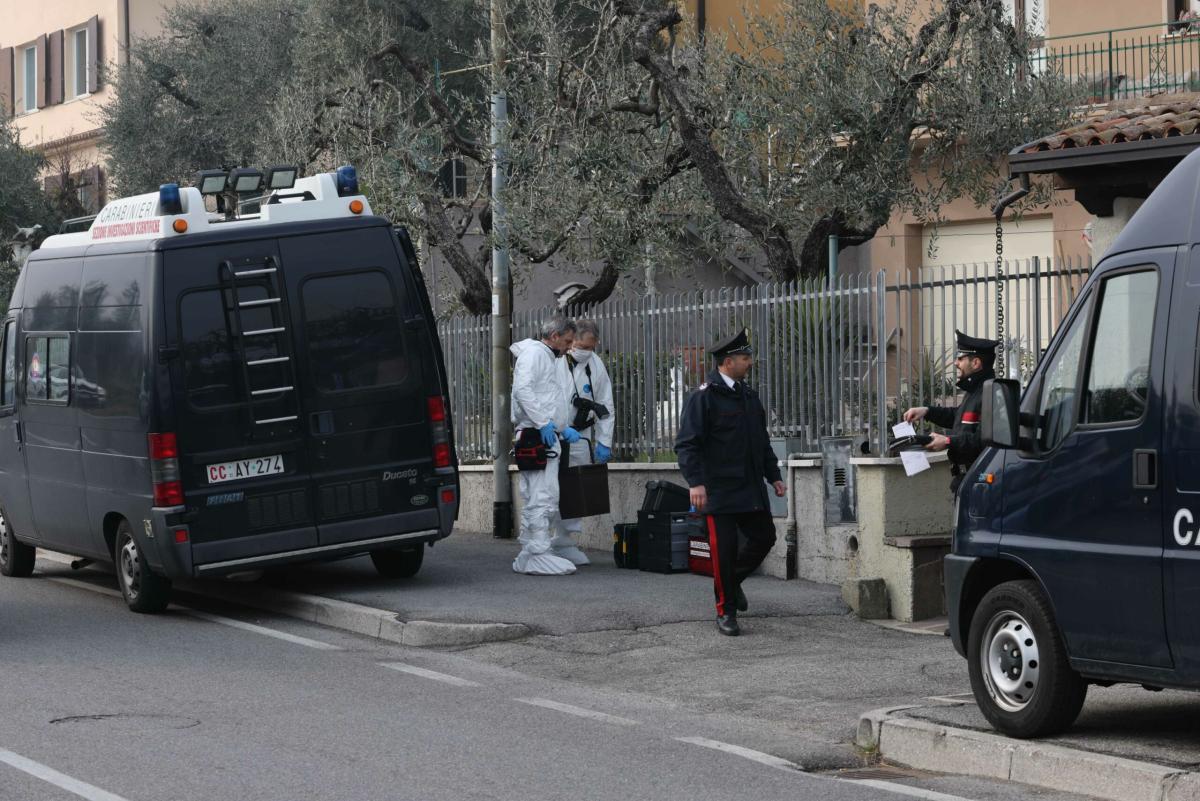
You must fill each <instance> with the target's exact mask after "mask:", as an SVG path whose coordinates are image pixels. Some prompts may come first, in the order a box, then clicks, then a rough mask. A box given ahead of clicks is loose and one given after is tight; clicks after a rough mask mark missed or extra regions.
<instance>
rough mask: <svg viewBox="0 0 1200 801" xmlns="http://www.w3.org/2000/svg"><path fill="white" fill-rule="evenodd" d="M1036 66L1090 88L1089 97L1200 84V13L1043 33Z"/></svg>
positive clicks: (1099, 98)
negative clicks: (1169, 19)
mask: <svg viewBox="0 0 1200 801" xmlns="http://www.w3.org/2000/svg"><path fill="white" fill-rule="evenodd" d="M1038 44H1040V45H1041V47H1040V48H1039V49H1037V50H1035V51H1034V52H1033V54H1032V56H1031V68H1032V69H1033V71H1034V72H1037V73H1042V72H1055V73H1057V74H1059V75H1061V76H1063V77H1064V78H1066V79H1067V80H1069V81H1072V82H1074V83H1076V84H1081V85H1083V86H1084V87H1085V88H1086V94H1087V100H1088V101H1089V102H1107V101H1109V100H1114V99H1117V98H1126V97H1140V96H1143V95H1148V94H1152V93H1157V92H1195V91H1198V90H1200V19H1197V20H1194V21H1182V22H1168V23H1164V24H1159V25H1144V26H1139V27H1134V28H1116V29H1113V30H1105V31H1093V32H1090V33H1080V34H1071V35H1069V36H1054V37H1048V38H1044V39H1040V40H1039V41H1038Z"/></svg>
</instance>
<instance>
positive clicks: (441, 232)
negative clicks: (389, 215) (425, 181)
mask: <svg viewBox="0 0 1200 801" xmlns="http://www.w3.org/2000/svg"><path fill="white" fill-rule="evenodd" d="M420 199H421V207H422V208H423V209H424V210H425V221H426V225H427V226H428V228H427V230H426V233H427V235H428V237H429V244H430V245H433V246H435V247H438V248H440V249H441V251H442V255H443V256H445V257H446V261H447V262H449V263H450V269H452V270H454V274H455V275H457V276H458V280H459V282H460V283H461V284H462V289H461V290H460V291H459V295H458V296H459V299H460V300H461V301H462V303H463V306H465V307H466V309H467V311H468V312H470V313H471V314H475V315H481V314H491V311H492V288H491V283H490V275H491V269H490V268H491V263H490V261H487V260H480V259H478V258H471V254H469V253H467V249H466V247H465V246H464V245H463V242H462V239H461V238H460V237H459V236H458V232H457V231H456V230H455V227H454V224H453V223H452V222H451V221H450V218H449V216H448V215H447V214H446V207H445V206H443V205H442V202H441V199H440V198H438V197H436V196H434V195H432V194H429V193H425V194H422V195H421V198H420Z"/></svg>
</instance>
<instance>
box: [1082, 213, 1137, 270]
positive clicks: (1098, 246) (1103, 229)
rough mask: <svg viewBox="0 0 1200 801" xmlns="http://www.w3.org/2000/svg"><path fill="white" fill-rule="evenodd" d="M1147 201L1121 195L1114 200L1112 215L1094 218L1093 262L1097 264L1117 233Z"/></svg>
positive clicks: (1114, 239)
mask: <svg viewBox="0 0 1200 801" xmlns="http://www.w3.org/2000/svg"><path fill="white" fill-rule="evenodd" d="M1145 202H1146V201H1145V200H1143V199H1142V198H1137V197H1119V198H1115V199H1114V200H1113V213H1112V216H1111V217H1093V218H1092V263H1093V264H1096V263H1098V262H1099V261H1100V259H1102V258H1104V256H1105V255H1106V254H1107V253H1108V251H1109V248H1111V247H1112V245H1113V242H1115V241H1116V239H1117V235H1118V234H1120V233H1121V231H1122V230H1124V229H1125V226H1126V225H1127V224H1128V223H1129V220H1130V218H1132V217H1133V215H1134V212H1136V211H1137V210H1138V209H1140V208H1141V207H1142V204H1143V203H1145Z"/></svg>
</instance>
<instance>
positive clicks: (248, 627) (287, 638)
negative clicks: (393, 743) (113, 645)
mask: <svg viewBox="0 0 1200 801" xmlns="http://www.w3.org/2000/svg"><path fill="white" fill-rule="evenodd" d="M47 578H49V579H50V580H51V581H54V582H57V583H59V584H65V585H67V586H68V587H76V588H78V589H81V590H89V591H91V592H98V593H100V594H101V595H107V596H110V597H112V598H121V599H124V596H123V595H121V591H120V590H114V589H112V588H110V587H98V586H96V585H95V584H90V583H88V582H86V581H79V580H77V579H69V578H55V577H49V576H48V577H47ZM169 608H170V609H174V610H175V611H178V612H183V613H184V614H187V615H191V616H192V617H196V618H199V619H201V620H207V621H208V622H210V623H219V624H220V625H222V626H229V627H230V628H234V629H241V630H242V631H249V632H251V633H253V634H261V635H262V636H264V637H271V638H274V639H276V640H283V641H284V642H290V643H292V644H293V645H303V646H305V647H306V648H316V649H317V650H319V651H340V650H342V648H341V647H340V646H337V645H330V644H329V643H327V642H321V641H320V640H312V639H309V638H308V637H301V636H299V635H296V634H288V633H287V632H285V631H278V630H276V629H270V628H267V627H266V626H258V625H255V624H254V623H246V622H245V621H242V620H235V619H234V618H231V617H223V616H221V615H214V614H212V613H210V612H201V611H200V610H199V609H192V608H191V607H189V606H179V605H178V604H171V606H170V607H169Z"/></svg>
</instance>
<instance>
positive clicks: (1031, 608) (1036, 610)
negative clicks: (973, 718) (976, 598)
mask: <svg viewBox="0 0 1200 801" xmlns="http://www.w3.org/2000/svg"><path fill="white" fill-rule="evenodd" d="M967 666H968V670H969V672H970V675H971V690H972V692H973V693H974V694H975V702H976V703H977V704H978V705H979V710H980V711H981V712H982V713H983V716H984V717H986V718H987V719H988V721H989V722H990V723H991V724H992V725H993V726H995V727H996V728H997V729H998V730H1000V731H1002V732H1004V733H1005V734H1008V735H1010V736H1012V737H1020V738H1028V737H1042V736H1045V735H1049V734H1057V733H1058V732H1061V731H1064V730H1065V729H1067V728H1069V727H1070V726H1071V724H1072V723H1074V722H1075V718H1077V717H1078V716H1079V711H1080V709H1082V708H1083V699H1084V697H1085V696H1086V695H1087V682H1086V681H1084V680H1083V678H1082V677H1081V676H1080V675H1079V674H1078V673H1076V672H1075V671H1074V670H1072V669H1071V666H1070V663H1069V662H1068V661H1067V649H1066V646H1065V645H1064V643H1063V640H1062V636H1061V634H1060V633H1059V630H1058V624H1057V623H1056V622H1055V620H1054V613H1053V612H1052V611H1051V609H1050V602H1049V601H1048V600H1047V599H1046V596H1045V594H1044V593H1043V592H1042V590H1041V588H1040V587H1039V586H1038V584H1037V582H1034V581H1009V582H1005V583H1004V584H1001V585H999V586H997V587H994V588H992V589H991V590H990V591H989V592H988V593H987V594H986V595H985V596H983V600H982V601H980V603H979V607H978V608H977V609H976V610H975V615H974V616H973V617H972V619H971V631H970V634H969V636H968V641H967Z"/></svg>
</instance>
